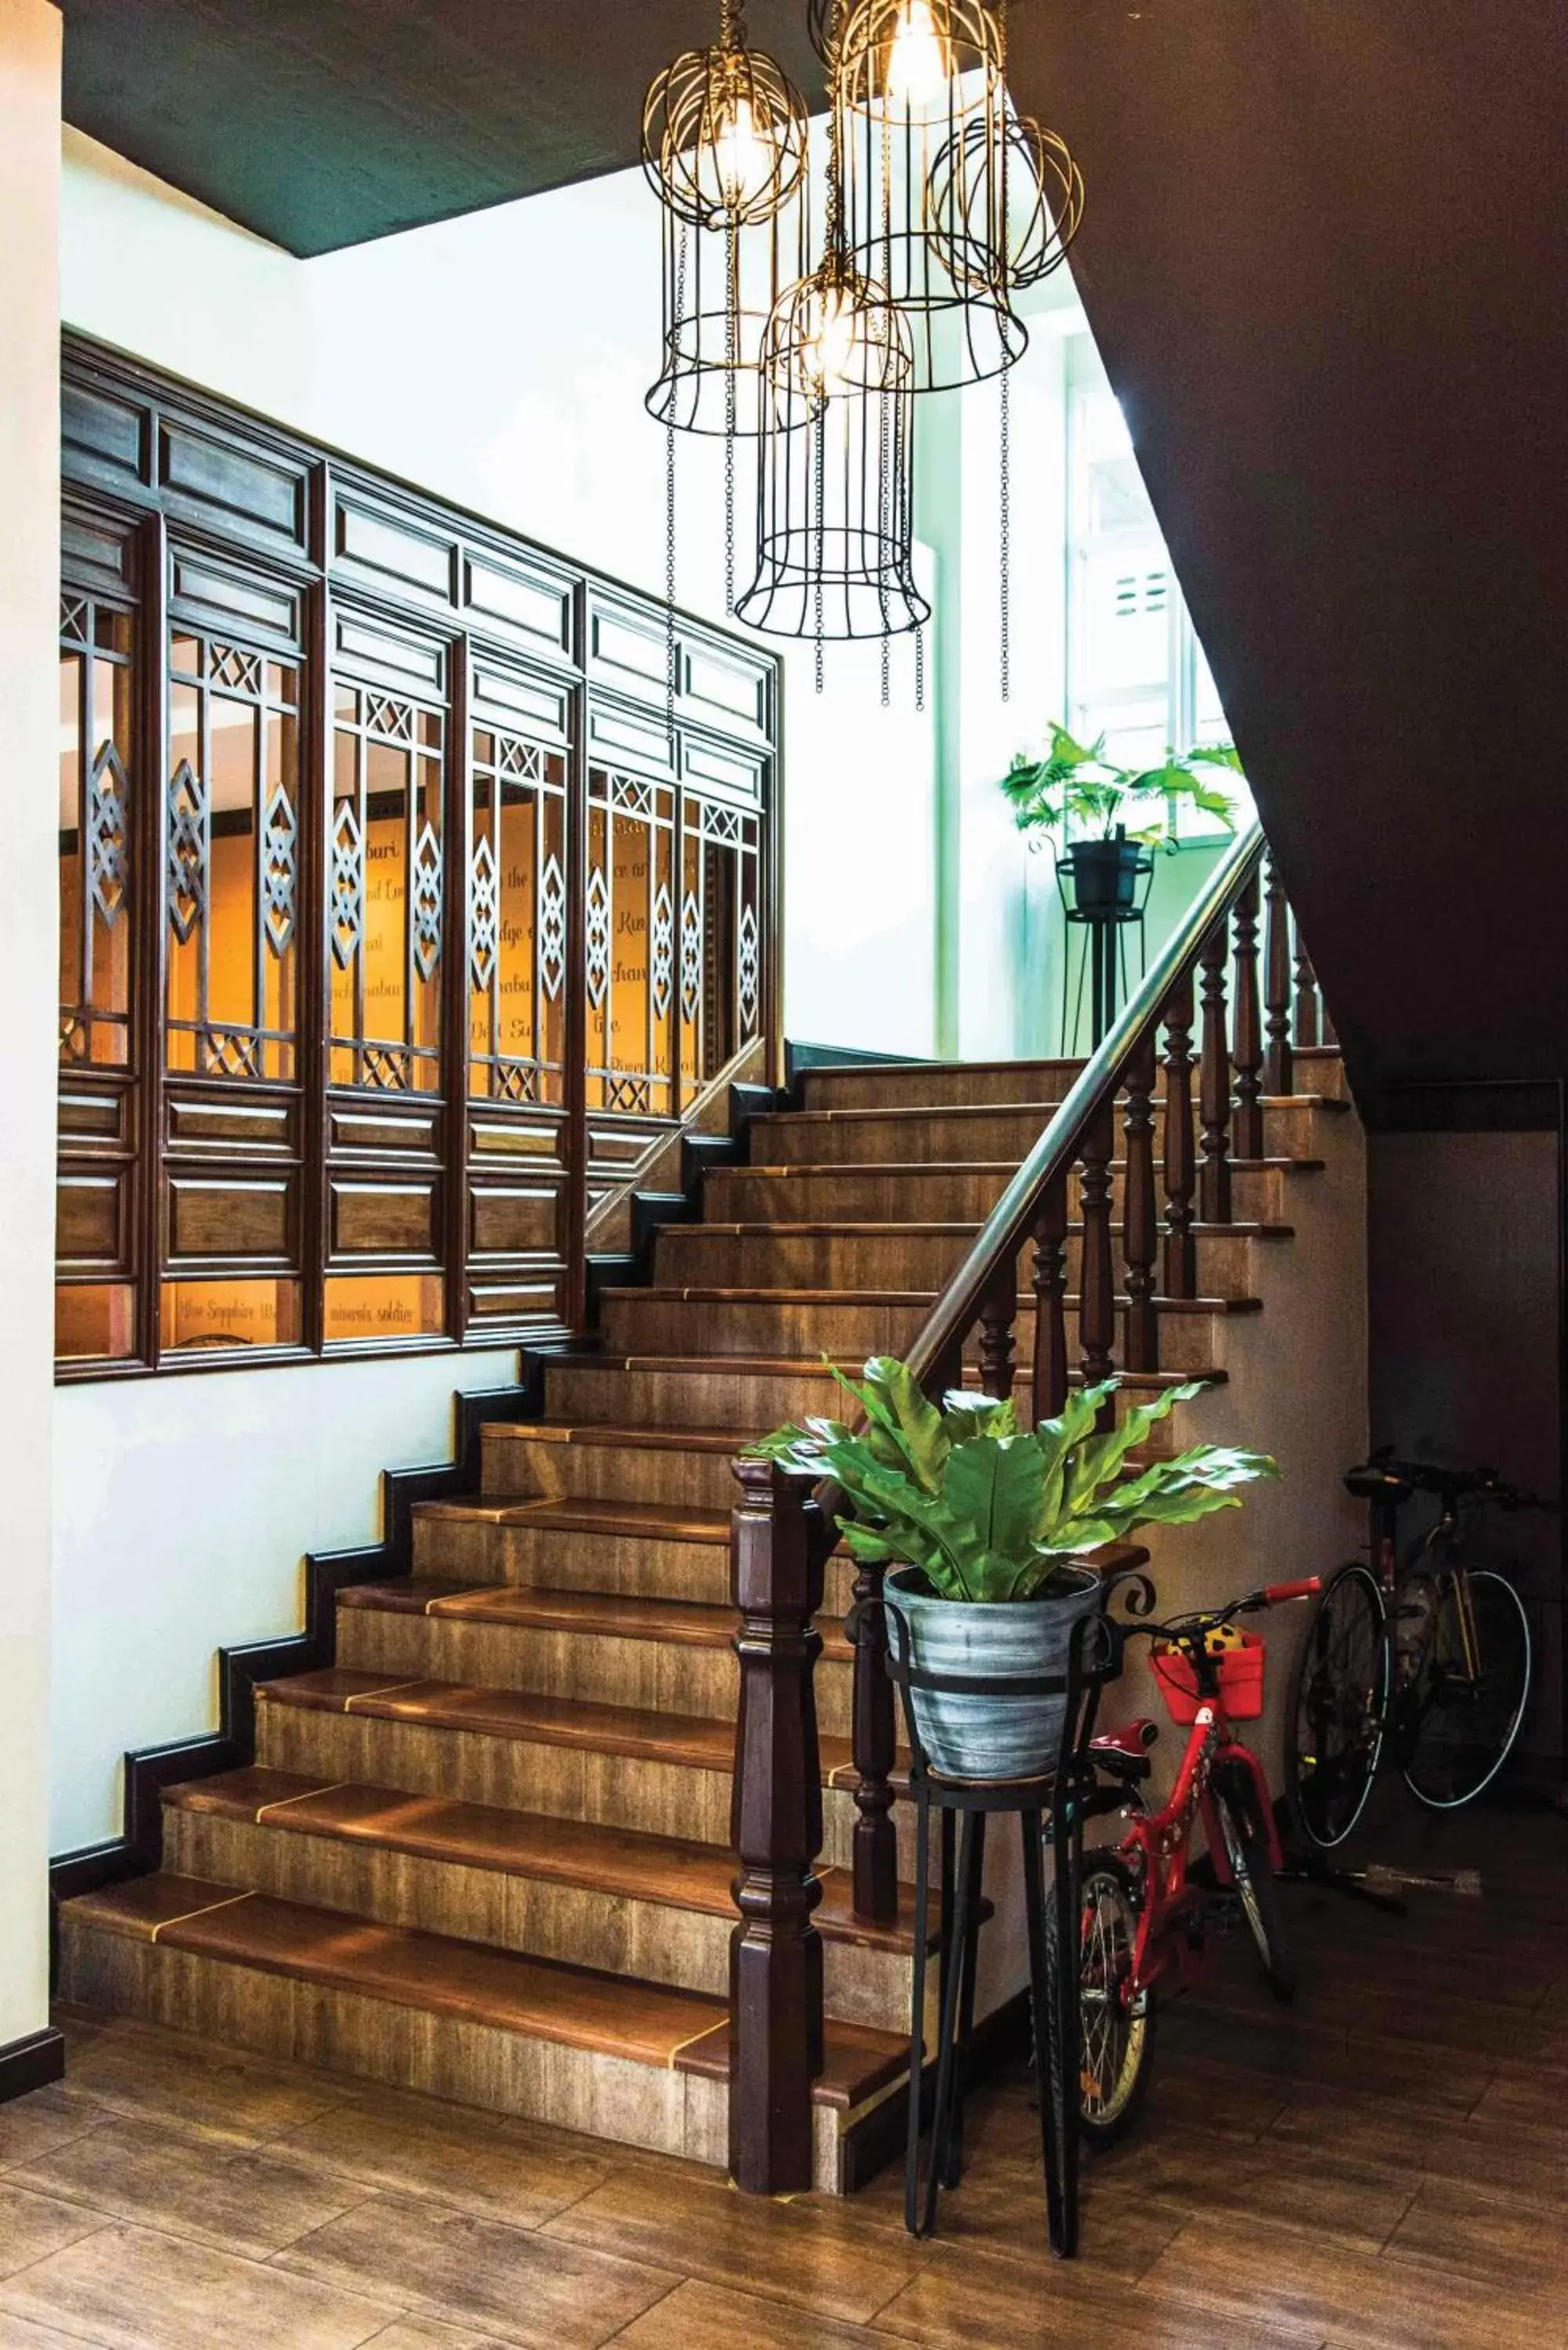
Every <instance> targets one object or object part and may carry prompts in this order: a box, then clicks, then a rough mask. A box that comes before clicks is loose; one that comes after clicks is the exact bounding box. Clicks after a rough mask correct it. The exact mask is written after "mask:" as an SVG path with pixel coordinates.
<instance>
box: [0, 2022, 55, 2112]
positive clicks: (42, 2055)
mask: <svg viewBox="0 0 1568 2350" xmlns="http://www.w3.org/2000/svg"><path fill="white" fill-rule="evenodd" d="M65 2075H66V2035H65V2033H63V2032H59V2031H57V2029H56V2028H55V2026H54V2025H53V2024H52V2023H51V2024H49V2025H48V2026H47V2028H46V2029H45V2030H44V2031H42V2032H29V2033H25V2034H24V2036H23V2037H22V2038H21V2039H20V2040H12V2041H8V2042H7V2043H6V2044H5V2047H4V2048H0V2106H3V2105H5V2104H8V2103H9V2101H10V2099H11V2098H13V2097H26V2096H30V2095H32V2093H33V2091H34V2090H35V2089H47V2087H48V2085H49V2084H50V2082H51V2081H63V2080H64V2078H65Z"/></svg>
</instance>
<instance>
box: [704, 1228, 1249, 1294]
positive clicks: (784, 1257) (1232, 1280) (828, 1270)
mask: <svg viewBox="0 0 1568 2350" xmlns="http://www.w3.org/2000/svg"><path fill="white" fill-rule="evenodd" d="M974 1237H975V1236H974V1235H973V1234H972V1233H970V1234H954V1233H940V1232H897V1231H895V1232H864V1233H857V1232H847V1231H846V1232H820V1233H819V1232H811V1233H794V1234H791V1233H766V1234H757V1235H755V1236H753V1235H752V1234H749V1233H743V1234H735V1233H729V1232H722V1231H719V1230H715V1229H712V1228H707V1227H704V1226H702V1225H701V1224H693V1225H691V1226H689V1227H687V1228H686V1229H685V1230H683V1231H682V1230H680V1229H677V1230H675V1231H671V1232H666V1233H664V1234H662V1235H661V1237H660V1240H659V1266H658V1276H659V1283H660V1284H662V1285H664V1286H666V1287H670V1288H676V1287H682V1288H696V1287H701V1288H712V1289H788V1288H791V1287H796V1286H798V1287H801V1288H805V1289H897V1288H904V1289H935V1290H940V1288H941V1287H942V1286H943V1284H945V1283H946V1282H947V1281H948V1280H949V1279H950V1276H951V1275H952V1274H953V1273H954V1272H955V1271H956V1270H957V1268H958V1266H959V1265H960V1264H961V1262H962V1260H963V1258H964V1256H965V1255H966V1253H968V1251H969V1249H970V1248H971V1246H972V1244H973V1240H974ZM1255 1245H1256V1243H1253V1242H1251V1241H1250V1240H1247V1239H1245V1238H1243V1237H1241V1236H1240V1235H1236V1234H1232V1233H1230V1232H1208V1233H1204V1234H1202V1235H1201V1236H1200V1237H1199V1242H1198V1286H1199V1291H1200V1293H1201V1295H1203V1296H1205V1297H1248V1296H1251V1295H1254V1294H1255V1293H1254V1289H1253V1285H1252V1284H1253V1279H1254V1275H1253V1258H1252V1250H1253V1248H1254V1247H1255ZM1080 1248H1081V1243H1080V1241H1079V1237H1078V1235H1077V1234H1076V1233H1072V1234H1070V1235H1069V1237H1068V1242H1067V1285H1068V1288H1069V1289H1070V1290H1074V1291H1075V1290H1076V1289H1077V1287H1078V1281H1079V1263H1080ZM1111 1262H1112V1265H1113V1267H1114V1268H1115V1270H1116V1273H1117V1274H1119V1273H1120V1271H1121V1266H1122V1262H1123V1260H1122V1254H1121V1239H1120V1235H1119V1234H1113V1237H1112V1243H1111ZM1156 1263H1157V1268H1158V1254H1157V1258H1156ZM1033 1267H1034V1252H1033V1248H1032V1247H1026V1248H1025V1249H1024V1250H1023V1251H1022V1252H1021V1253H1020V1258H1019V1274H1018V1289H1019V1292H1020V1294H1022V1293H1023V1291H1024V1290H1026V1289H1027V1288H1028V1286H1029V1284H1030V1282H1031V1280H1032V1278H1033ZM1157 1278H1158V1271H1157Z"/></svg>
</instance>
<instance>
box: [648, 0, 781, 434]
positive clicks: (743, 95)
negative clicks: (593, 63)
mask: <svg viewBox="0 0 1568 2350" xmlns="http://www.w3.org/2000/svg"><path fill="white" fill-rule="evenodd" d="M806 145H807V125H806V111H805V100H804V99H802V97H801V95H800V93H799V91H798V90H797V89H796V88H795V87H794V83H793V82H792V81H791V80H790V78H789V77H788V75H787V74H785V73H784V69H783V68H782V67H780V66H778V65H777V64H775V63H774V59H773V58H772V57H767V56H766V55H764V54H763V52H762V51H761V50H759V49H753V48H751V47H748V46H747V42H746V37H745V20H744V13H743V9H742V5H740V0H724V5H723V6H722V10H721V19H720V36H719V40H718V43H717V45H716V46H714V47H711V48H706V49H689V50H686V51H684V52H683V53H682V54H681V55H680V57H677V58H676V59H675V60H674V62H673V64H671V65H670V66H669V67H667V68H665V70H664V71H663V72H662V73H661V74H659V76H657V78H655V80H654V81H653V83H652V84H651V86H650V88H649V92H648V96H647V99H646V100H645V102H644V106H643V120H642V163H643V170H644V172H645V173H646V175H647V177H648V179H649V182H650V184H651V185H652V187H653V189H654V192H655V193H656V194H657V195H658V196H659V201H660V204H661V206H662V209H663V222H664V236H663V249H664V269H663V278H664V301H663V333H662V339H661V364H660V369H659V377H658V380H657V381H656V382H655V383H654V384H653V386H652V388H651V389H650V390H649V393H648V395H647V403H646V404H647V406H648V409H649V413H650V414H651V415H652V416H654V417H655V418H656V419H657V421H659V423H661V424H667V425H671V426H673V427H674V428H675V429H676V430H678V431H680V432H714V433H720V432H722V433H728V434H731V435H733V434H735V433H737V432H739V433H749V432H754V431H755V430H756V421H755V419H756V413H757V409H756V401H755V400H754V398H753V397H751V396H750V386H749V385H748V386H747V388H746V391H745V392H744V393H741V392H739V391H738V389H737V382H736V378H737V376H748V375H751V374H753V373H754V370H755V368H756V363H757V355H758V352H759V350H760V349H761V347H762V339H763V332H764V330H765V328H766V326H767V321H768V319H769V317H770V316H771V315H772V311H773V307H774V303H775V302H776V301H777V299H778V296H779V294H780V292H781V291H782V290H783V288H784V286H789V285H792V284H794V282H795V281H796V280H797V279H798V278H799V277H800V276H801V274H802V273H803V271H804V270H805V262H806V250H807V227H806V210H807V207H806V184H805V182H806Z"/></svg>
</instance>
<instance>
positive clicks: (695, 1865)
mask: <svg viewBox="0 0 1568 2350" xmlns="http://www.w3.org/2000/svg"><path fill="white" fill-rule="evenodd" d="M163 1802H164V1805H165V1808H166V1809H168V1810H171V1811H182V1812H190V1813H194V1814H207V1815H211V1816H214V1817H217V1818H221V1819H229V1820H237V1821H242V1822H244V1823H245V1824H247V1825H253V1826H265V1827H269V1828H274V1829H276V1830H278V1831H280V1832H286V1833H288V1834H290V1835H318V1836H332V1837H336V1838H337V1839H338V1840H339V1841H341V1842H343V1843H346V1844H354V1845H360V1846H373V1847H375V1848H377V1849H379V1850H385V1851H395V1852H400V1853H408V1854H411V1855H413V1856H417V1857H419V1858H421V1859H425V1860H435V1861H444V1862H449V1863H451V1864H452V1866H461V1867H467V1868H487V1869H493V1870H496V1871H498V1872H500V1873H504V1874H506V1875H511V1876H518V1877H542V1878H545V1879H547V1880H549V1881H550V1882H552V1883H555V1884H561V1885H570V1886H574V1887H581V1888H585V1889H587V1890H589V1891H594V1892H602V1893H608V1894H613V1895H615V1896H617V1897H619V1898H625V1899H628V1900H641V1901H651V1902H657V1903H659V1904H660V1905H661V1906H663V1907H664V1908H675V1909H695V1910H700V1911H701V1912H703V1913H705V1914H706V1915H708V1916H711V1917H721V1918H733V1917H734V1915H735V1902H734V1893H733V1889H732V1888H733V1885H734V1877H735V1856H734V1854H733V1853H732V1851H731V1850H730V1848H729V1846H727V1845H725V1846H720V1845H706V1844H698V1843H694V1842H692V1841H691V1839H689V1838H685V1837H679V1836H663V1835H650V1834H648V1833H646V1832H644V1831H642V1830H639V1829H635V1828H621V1827H606V1826H602V1825H598V1824H597V1823H596V1822H593V1821H581V1820H566V1819H559V1818H556V1816H555V1815H554V1814H543V1813H531V1812H514V1811H508V1810H506V1809H504V1807H502V1806H500V1805H498V1804H472V1803H464V1802H462V1801H460V1800H458V1799H457V1798H456V1797H452V1796H445V1795H418V1794H408V1793H406V1792H404V1791H403V1790H401V1789H399V1788H396V1787H380V1786H375V1785H372V1784H369V1783H361V1782H359V1781H353V1780H351V1781H348V1782H346V1783H343V1782H331V1781H327V1780H320V1779H312V1778H307V1777H305V1776H303V1775H302V1774H300V1773H296V1772H292V1771H272V1770H268V1769H266V1768H265V1767H263V1766H257V1765H253V1766H251V1767H250V1768H249V1769H245V1770H240V1771H225V1772H223V1773H220V1774H219V1775H218V1776H217V1777H215V1778H212V1779H192V1780H187V1781H185V1782H184V1783H182V1784H181V1785H179V1786H175V1787H170V1788H166V1789H165V1790H164V1794H163ZM821 1881H822V1888H823V1894H822V1903H821V1907H820V1908H818V1909H817V1911H816V1925H817V1927H818V1929H819V1930H820V1931H821V1932H822V1933H824V1934H825V1935H826V1936H827V1938H828V1939H830V1940H835V1941H854V1942H859V1943H863V1944H865V1945H867V1947H870V1948H874V1949H881V1950H893V1951H896V1952H907V1951H908V1950H909V1948H910V1947H911V1944H912V1941H913V1934H912V1931H911V1918H912V1915H913V1907H914V1889H913V1887H910V1886H907V1885H906V1886H900V1887H899V1904H898V1907H899V1916H898V1918H897V1919H896V1920H895V1921H894V1922H892V1923H891V1924H889V1925H886V1926H873V1925H868V1924H867V1923H866V1922H865V1921H864V1920H860V1919H857V1918H856V1917H855V1915H854V1906H853V1888H852V1884H851V1878H850V1874H849V1871H848V1870H847V1869H846V1868H827V1869H824V1870H823V1871H822V1872H821Z"/></svg>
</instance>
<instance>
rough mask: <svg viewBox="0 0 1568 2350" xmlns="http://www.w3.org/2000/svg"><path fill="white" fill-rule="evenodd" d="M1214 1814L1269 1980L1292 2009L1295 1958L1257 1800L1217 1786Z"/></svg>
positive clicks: (1237, 1788) (1234, 1787) (1246, 1789)
mask: <svg viewBox="0 0 1568 2350" xmlns="http://www.w3.org/2000/svg"><path fill="white" fill-rule="evenodd" d="M1214 1810H1215V1813H1216V1814H1217V1816H1218V1818H1219V1822H1220V1835H1221V1837H1222V1838H1223V1840H1224V1845H1225V1857H1226V1859H1227V1860H1228V1861H1229V1862H1230V1864H1231V1879H1232V1882H1233V1883H1234V1886H1235V1888H1236V1893H1237V1897H1238V1898H1239V1899H1240V1901H1241V1915H1242V1916H1243V1917H1244V1918H1245V1919H1246V1920H1247V1925H1248V1929H1249V1930H1250V1931H1251V1937H1252V1941H1253V1944H1254V1947H1255V1948H1256V1950H1257V1953H1258V1959H1259V1962H1260V1964H1261V1965H1262V1970H1263V1977H1264V1980H1265V1981H1266V1982H1267V1983H1268V1986H1269V1989H1270V1990H1271V1991H1272V1992H1273V1994H1274V1997H1275V1998H1276V1999H1277V2000H1278V2001H1279V2002H1281V2004H1282V2005H1283V2006H1289V2004H1290V2002H1291V2001H1292V2000H1293V1999H1294V1997H1295V1995H1296V1961H1295V1953H1294V1951H1293V1950H1292V1948H1291V1942H1290V1937H1289V1935H1288V1934H1287V1933H1286V1931H1285V1921H1284V1917H1283V1913H1282V1910H1281V1908H1280V1890H1279V1886H1278V1883H1277V1882H1276V1880H1275V1877H1274V1862H1273V1855H1272V1852H1271V1851H1270V1848H1269V1840H1268V1837H1267V1836H1266V1835H1264V1833H1263V1830H1262V1826H1261V1825H1260V1824H1259V1821H1258V1817H1257V1797H1256V1794H1255V1792H1254V1790H1253V1789H1252V1788H1251V1787H1250V1786H1241V1785H1238V1784H1235V1783H1232V1784H1231V1785H1230V1786H1216V1788H1215V1790H1214Z"/></svg>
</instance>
